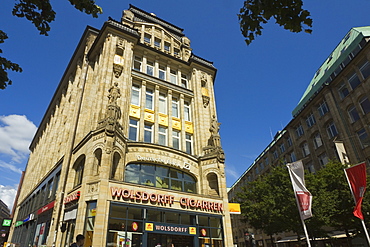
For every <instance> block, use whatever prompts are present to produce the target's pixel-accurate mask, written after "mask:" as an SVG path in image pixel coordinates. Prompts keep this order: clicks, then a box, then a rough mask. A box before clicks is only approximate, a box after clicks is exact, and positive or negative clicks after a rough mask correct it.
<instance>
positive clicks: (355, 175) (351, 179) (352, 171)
mask: <svg viewBox="0 0 370 247" xmlns="http://www.w3.org/2000/svg"><path fill="white" fill-rule="evenodd" d="M344 171H345V172H346V175H347V179H348V183H349V184H350V186H351V190H352V194H353V197H354V198H355V201H356V206H355V208H354V210H353V215H354V216H356V217H358V218H360V219H362V220H363V219H364V216H363V215H362V212H361V204H362V199H363V198H364V193H365V191H366V163H365V162H364V163H361V164H358V165H355V166H352V167H350V168H347V169H345V170H344Z"/></svg>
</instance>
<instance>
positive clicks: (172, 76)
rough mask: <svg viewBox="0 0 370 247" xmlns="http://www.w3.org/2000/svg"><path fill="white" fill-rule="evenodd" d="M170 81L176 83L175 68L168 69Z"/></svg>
mask: <svg viewBox="0 0 370 247" xmlns="http://www.w3.org/2000/svg"><path fill="white" fill-rule="evenodd" d="M170 82H171V83H173V84H176V85H177V72H176V70H172V69H171V70H170Z"/></svg>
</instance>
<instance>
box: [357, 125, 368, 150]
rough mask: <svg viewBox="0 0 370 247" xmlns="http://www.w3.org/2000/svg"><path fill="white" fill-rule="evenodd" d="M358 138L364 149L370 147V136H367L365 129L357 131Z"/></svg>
mask: <svg viewBox="0 0 370 247" xmlns="http://www.w3.org/2000/svg"><path fill="white" fill-rule="evenodd" d="M357 136H358V139H359V140H360V142H361V146H362V148H366V147H368V146H369V136H368V135H367V133H366V130H365V129H360V130H359V131H357Z"/></svg>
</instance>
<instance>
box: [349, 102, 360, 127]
mask: <svg viewBox="0 0 370 247" xmlns="http://www.w3.org/2000/svg"><path fill="white" fill-rule="evenodd" d="M348 115H349V118H350V119H351V122H352V123H354V122H356V121H357V120H359V119H360V115H359V114H358V111H357V109H356V107H355V106H354V105H353V106H351V107H349V108H348Z"/></svg>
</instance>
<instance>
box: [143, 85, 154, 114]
mask: <svg viewBox="0 0 370 247" xmlns="http://www.w3.org/2000/svg"><path fill="white" fill-rule="evenodd" d="M153 98H154V93H153V90H151V89H146V93H145V108H146V109H149V110H153V105H154V100H153Z"/></svg>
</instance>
